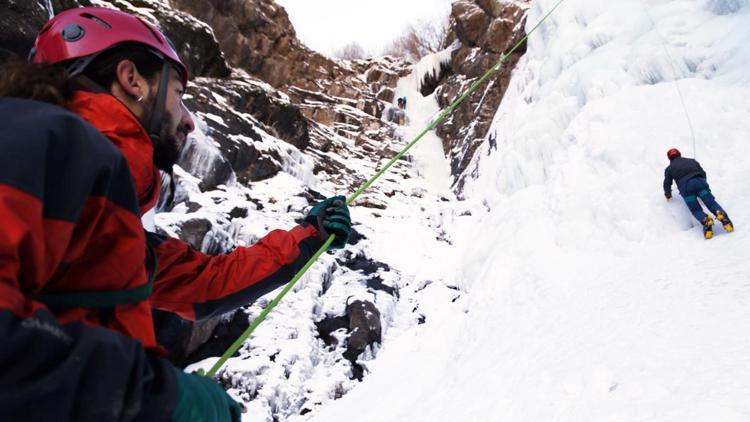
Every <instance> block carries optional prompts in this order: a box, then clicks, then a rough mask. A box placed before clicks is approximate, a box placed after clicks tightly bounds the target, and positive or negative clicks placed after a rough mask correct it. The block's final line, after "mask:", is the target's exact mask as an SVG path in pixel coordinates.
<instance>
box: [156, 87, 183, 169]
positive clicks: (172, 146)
mask: <svg viewBox="0 0 750 422" xmlns="http://www.w3.org/2000/svg"><path fill="white" fill-rule="evenodd" d="M155 103H156V99H155V98H149V99H148V103H147V104H148V109H149V110H151V113H153V109H154V104H155ZM173 126H174V120H173V119H172V116H171V115H170V114H169V113H167V111H166V110H164V112H163V115H162V118H161V124H160V125H159V138H158V139H154V138H151V140H152V141H153V142H154V165H155V166H156V168H158V169H159V170H162V171H165V172H167V173H169V174H171V173H172V166H174V165H175V164H177V161H178V160H179V159H180V154H181V153H182V146H181V145H180V143H179V142H178V141H177V133H178V132H184V134H185V140H187V134H188V130H187V128H186V127H184V125H179V126H177V128H176V129H175V131H174V132H170V128H171V127H173Z"/></svg>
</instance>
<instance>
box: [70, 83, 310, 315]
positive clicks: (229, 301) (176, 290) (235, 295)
mask: <svg viewBox="0 0 750 422" xmlns="http://www.w3.org/2000/svg"><path fill="white" fill-rule="evenodd" d="M69 108H70V109H71V110H73V111H74V112H76V114H78V115H80V116H82V117H83V118H84V119H86V120H87V121H88V122H89V123H91V124H92V125H93V126H94V127H96V128H97V129H98V130H99V131H100V132H101V133H103V134H104V135H105V136H106V137H107V138H109V139H110V140H111V141H112V142H113V143H114V144H115V145H116V146H117V148H119V149H120V151H121V152H122V153H123V155H124V156H125V159H126V160H127V162H128V166H129V168H130V173H131V175H132V178H133V183H134V185H135V188H136V195H137V197H138V205H139V207H140V211H141V214H145V213H146V212H148V211H149V210H151V209H152V208H153V207H154V205H155V204H156V201H157V199H158V196H159V189H160V185H161V178H160V176H159V172H158V171H157V169H156V167H155V166H154V163H153V145H152V143H151V139H150V138H149V137H148V135H147V133H146V131H145V130H144V128H143V126H141V124H140V123H139V122H138V120H137V119H136V118H135V117H134V116H133V115H132V114H131V113H130V111H129V110H128V109H127V108H126V107H125V106H124V105H122V103H120V102H119V101H118V100H117V99H115V98H114V97H112V96H111V95H107V94H93V93H89V92H83V91H79V92H77V93H76V94H75V95H74V97H73V99H72V101H71V102H70V105H69ZM147 237H148V240H149V242H150V244H151V245H152V246H153V247H154V248H155V251H156V261H157V262H158V270H157V272H156V279H155V280H154V288H153V294H152V296H151V304H152V305H153V306H154V307H155V308H158V309H162V310H165V311H170V312H174V313H176V314H178V315H180V316H181V317H182V318H185V319H188V320H195V319H200V318H205V317H209V316H213V315H218V314H222V313H225V312H227V311H230V310H233V309H236V308H238V307H240V306H243V305H246V304H248V303H250V302H252V301H253V300H255V299H257V298H258V297H259V296H261V295H263V294H265V293H268V292H269V291H271V290H273V289H275V288H277V287H279V286H280V285H283V284H284V283H286V282H288V281H289V280H291V278H292V276H294V273H295V272H297V271H298V270H299V269H300V268H302V266H303V265H304V264H305V262H307V260H308V259H310V257H312V255H313V254H314V253H315V251H316V250H317V249H318V248H319V247H320V246H321V245H322V241H321V240H320V238H319V235H318V232H317V230H316V229H315V227H313V226H311V225H305V226H296V227H294V228H293V229H292V230H290V231H284V230H274V231H272V232H270V233H269V234H267V235H266V236H265V237H263V238H262V239H261V240H260V241H258V242H257V243H256V244H254V245H253V246H251V247H247V248H237V249H235V250H234V251H232V252H231V253H229V254H226V255H222V256H209V255H206V254H203V253H201V252H199V251H196V250H195V249H193V248H192V247H190V246H189V245H188V244H187V243H185V242H183V241H181V240H179V239H173V238H167V237H163V236H159V235H156V234H153V233H149V234H148V236H147Z"/></svg>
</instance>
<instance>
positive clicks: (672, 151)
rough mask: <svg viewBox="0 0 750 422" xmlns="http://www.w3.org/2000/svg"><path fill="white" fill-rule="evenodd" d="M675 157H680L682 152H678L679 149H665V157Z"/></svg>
mask: <svg viewBox="0 0 750 422" xmlns="http://www.w3.org/2000/svg"><path fill="white" fill-rule="evenodd" d="M675 157H682V154H680V150H679V149H677V148H672V149H670V150H669V151H667V158H669V159H670V160H671V159H673V158H675Z"/></svg>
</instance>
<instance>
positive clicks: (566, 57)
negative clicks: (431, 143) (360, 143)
mask: <svg viewBox="0 0 750 422" xmlns="http://www.w3.org/2000/svg"><path fill="white" fill-rule="evenodd" d="M555 2H556V1H554V0H536V1H534V4H533V6H532V8H531V9H530V12H529V13H530V15H529V19H528V24H527V25H529V26H528V27H529V28H530V27H531V25H534V24H535V23H536V22H537V21H538V20H539V19H540V17H541V16H542V15H543V13H544V12H546V11H547V10H549V9H550V8H551V7H552V6H553V4H554V3H555ZM748 3H749V2H748V1H746V0H658V1H656V0H618V1H617V2H603V1H600V0H566V2H565V3H564V4H563V6H561V8H560V9H559V10H558V11H557V12H556V13H555V14H554V15H553V16H552V17H551V18H550V20H549V21H548V22H547V23H545V24H544V25H543V26H542V27H541V28H540V30H539V31H538V32H537V33H535V34H533V35H532V36H531V38H530V41H529V44H528V52H527V54H526V55H525V57H524V58H523V59H522V60H521V61H520V63H519V65H518V67H517V69H516V71H515V73H514V76H513V81H512V82H511V86H510V88H509V89H508V92H507V94H506V97H505V99H504V101H503V104H502V105H501V107H500V109H499V110H498V113H497V115H496V118H495V121H494V123H493V129H492V131H491V132H495V133H496V134H497V149H496V150H494V149H490V147H489V143H486V145H485V146H484V147H483V148H482V149H481V150H480V151H479V154H478V155H477V157H476V162H475V165H476V166H477V167H476V168H477V174H478V177H477V178H476V179H475V180H471V181H470V182H469V183H468V185H467V191H466V192H465V194H466V197H467V200H466V201H463V202H460V203H448V204H445V205H438V206H436V207H442V208H436V210H438V209H439V210H440V215H441V224H442V229H443V230H445V232H446V236H447V237H449V238H451V239H452V246H451V247H450V248H443V249H440V250H436V251H434V253H426V255H430V256H431V257H432V259H433V262H436V264H435V267H434V268H435V271H433V272H431V273H425V270H424V269H420V268H419V267H420V266H421V265H423V263H419V262H412V261H409V260H406V259H404V260H402V262H401V267H400V268H398V269H399V271H402V272H403V273H404V274H409V273H412V274H414V277H415V283H416V284H418V285H420V286H423V287H422V288H421V289H414V290H412V291H411V292H405V293H404V294H403V296H402V297H404V296H405V297H406V298H407V299H409V298H416V297H419V298H421V302H420V307H421V310H422V312H423V314H424V315H425V316H426V322H425V323H424V324H419V325H417V324H411V325H410V324H407V323H404V324H403V325H402V326H400V329H392V330H391V331H390V332H389V333H388V335H387V336H386V338H385V340H384V345H383V347H382V349H381V350H380V352H379V355H378V358H377V359H376V360H375V361H374V362H373V363H372V364H370V365H368V367H369V368H370V370H371V371H372V372H371V374H370V375H369V376H368V377H366V378H365V380H364V382H363V383H362V384H361V385H359V386H358V387H357V388H355V389H354V390H353V391H351V392H350V393H349V394H347V395H346V396H345V397H343V398H342V399H340V400H337V401H334V402H332V403H331V404H330V405H329V406H327V407H324V408H321V409H319V410H317V411H315V412H313V413H312V414H310V415H307V416H305V417H303V418H304V419H307V420H313V421H326V422H335V421H345V420H351V418H352V415H357V416H356V418H357V420H360V421H402V420H409V421H459V420H460V421H464V420H476V421H542V420H544V421H636V420H637V421H747V420H750V337H748V336H747V333H748V332H749V331H750V262H749V261H748V254H747V251H748V250H750V237H749V235H748V233H749V232H748V231H747V229H746V226H747V223H746V222H747V221H748V220H749V219H750V211H748V210H749V209H750V199H748V197H747V195H746V193H747V191H748V180H750V165H748V164H747V163H746V159H747V158H746V157H748V156H749V155H750V142H748V137H750V123H748V122H750V100H748V98H750V72H748V69H750V25H748V22H750V4H748ZM653 23H655V24H656V25H654V24H653ZM670 57H671V59H670ZM675 80H677V81H678V83H679V85H676V84H675V82H674V81H675ZM677 87H679V89H680V90H681V92H682V95H683V97H684V99H685V102H686V104H687V109H688V113H689V116H690V118H691V120H692V123H693V126H694V128H695V144H693V138H692V136H691V133H690V130H689V127H688V124H687V120H686V117H685V111H683V109H682V106H681V104H680V100H679V96H678V90H677ZM413 103H414V101H412V99H411V98H410V99H409V104H413ZM410 117H411V116H410ZM415 120H417V119H413V118H412V119H411V120H410V121H412V122H415ZM693 145H695V147H694V146H693ZM673 146H676V147H678V148H681V149H682V151H683V154H684V155H686V156H693V155H695V156H696V158H697V159H698V160H699V161H700V162H701V163H702V165H703V167H704V168H705V169H706V170H707V172H708V176H709V183H711V186H712V190H713V192H714V194H715V195H716V196H717V198H718V200H719V202H720V203H721V204H722V205H723V206H724V207H725V208H726V209H727V211H728V213H729V214H730V216H731V217H732V218H733V219H734V221H735V223H736V226H737V231H736V232H735V233H732V234H725V233H723V232H722V231H721V230H720V229H719V230H717V231H718V234H717V236H716V237H715V238H714V239H712V240H710V241H705V240H703V239H702V235H701V231H700V228H699V227H698V226H697V225H696V224H695V222H693V221H692V220H691V218H692V217H691V216H690V215H689V213H688V212H687V210H686V208H685V206H684V204H683V203H682V202H681V200H680V199H679V196H676V199H675V200H673V201H672V202H671V203H667V202H666V201H665V200H664V197H663V195H662V192H661V182H662V176H663V169H664V167H665V166H666V165H667V160H666V157H665V152H666V150H667V149H668V148H670V147H673ZM422 157H425V155H423V156H422ZM419 158H420V156H419V155H418V154H417V152H415V159H416V160H417V161H418V160H419ZM433 160H434V158H433ZM425 174H429V173H425ZM675 191H676V188H675ZM433 212H436V211H433ZM467 212H469V213H470V214H471V216H469V217H468V218H466V217H465V216H467V215H468V214H467ZM386 234H387V233H386ZM371 239H372V241H373V243H374V244H375V245H374V246H373V256H375V257H376V258H378V256H379V255H380V254H385V253H387V252H384V250H385V249H386V247H385V246H382V247H380V249H382V250H383V251H378V249H379V248H378V246H377V245H376V243H377V242H382V244H383V245H385V244H388V243H389V242H390V243H392V242H393V238H391V239H388V238H387V237H385V236H383V237H376V236H373V237H371ZM428 246H429V245H428V244H422V245H419V247H420V248H421V249H424V248H425V247H428ZM410 266H411V267H410ZM435 281H437V282H435ZM441 285H442V286H449V287H451V288H450V289H445V288H438V286H441ZM451 292H453V293H451ZM407 313H408V312H407V311H404V315H406V314H407ZM404 320H406V319H404ZM396 326H397V327H399V325H398V324H396Z"/></svg>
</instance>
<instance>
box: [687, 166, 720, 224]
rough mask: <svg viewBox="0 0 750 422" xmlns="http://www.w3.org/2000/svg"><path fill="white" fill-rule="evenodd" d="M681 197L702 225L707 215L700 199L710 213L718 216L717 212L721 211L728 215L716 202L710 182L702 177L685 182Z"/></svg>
mask: <svg viewBox="0 0 750 422" xmlns="http://www.w3.org/2000/svg"><path fill="white" fill-rule="evenodd" d="M680 195H682V198H683V199H685V203H686V204H687V206H688V208H689V209H690V212H691V213H692V214H693V217H695V218H696V219H697V220H698V221H699V222H700V223H703V220H705V218H706V214H705V213H704V212H703V209H702V208H701V204H700V203H699V202H698V198H700V199H701V201H703V203H704V204H705V205H706V208H708V210H709V211H711V212H712V213H714V214H716V211H721V212H723V213H725V214H726V212H725V211H724V209H723V208H721V205H719V203H718V202H716V198H714V196H713V195H712V194H711V188H710V187H708V182H706V179H704V178H702V177H693V178H692V179H690V180H688V181H687V182H685V185H684V186H683V187H682V189H680Z"/></svg>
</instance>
